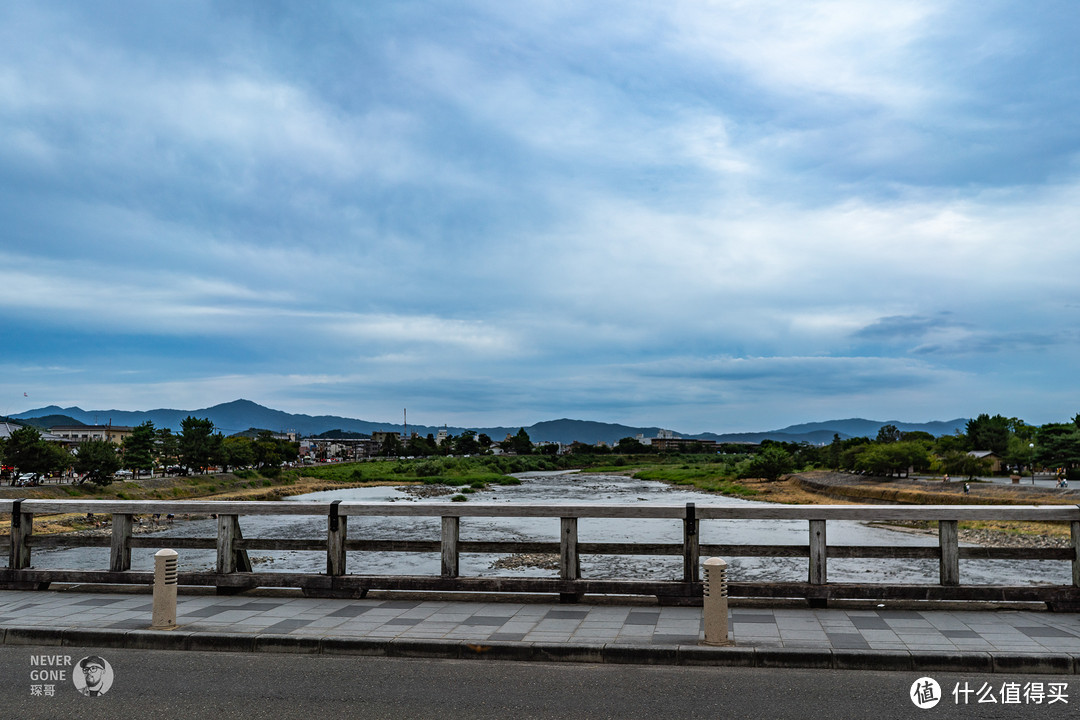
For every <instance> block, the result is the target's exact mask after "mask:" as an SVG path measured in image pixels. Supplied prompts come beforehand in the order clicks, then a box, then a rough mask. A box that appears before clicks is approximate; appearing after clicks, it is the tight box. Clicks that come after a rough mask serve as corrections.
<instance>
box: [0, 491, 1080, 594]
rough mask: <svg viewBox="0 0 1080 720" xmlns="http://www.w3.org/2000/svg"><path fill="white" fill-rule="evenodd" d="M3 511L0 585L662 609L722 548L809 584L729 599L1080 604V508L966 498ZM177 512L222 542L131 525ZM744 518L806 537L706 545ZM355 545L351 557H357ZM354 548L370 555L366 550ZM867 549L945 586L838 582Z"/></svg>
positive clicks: (775, 584) (739, 586) (744, 589)
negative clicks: (615, 603) (628, 567)
mask: <svg viewBox="0 0 1080 720" xmlns="http://www.w3.org/2000/svg"><path fill="white" fill-rule="evenodd" d="M0 513H9V514H10V515H11V518H12V521H11V532H10V534H9V536H8V542H9V555H8V565H7V567H6V568H3V569H0V587H3V588H8V589H44V588H47V587H48V586H49V584H50V583H54V582H56V583H92V584H125V585H131V584H136V585H150V584H151V583H152V582H153V574H152V573H151V572H140V571H133V570H131V553H132V550H133V549H135V548H162V547H166V546H167V547H170V548H172V549H176V550H184V549H204V550H216V554H217V562H216V567H215V569H214V570H213V571H208V572H180V573H179V577H178V582H179V584H180V585H195V586H208V587H213V588H216V590H217V592H218V593H219V594H230V593H236V592H242V591H244V590H247V589H251V588H256V587H292V588H299V589H301V590H302V591H303V592H304V594H306V595H309V596H326V597H344V598H349V597H352V598H362V597H364V596H365V595H366V594H367V592H368V591H369V590H374V589H379V590H406V591H472V592H491V593H547V594H557V595H558V596H559V597H560V598H561V600H562V601H563V602H573V601H575V600H578V599H580V598H581V597H582V596H584V595H586V594H605V595H612V594H614V595H619V594H625V595H653V596H656V597H657V599H658V600H659V602H660V603H661V604H664V605H681V604H700V603H701V599H702V594H703V583H702V579H701V577H700V565H701V563H700V559H701V558H702V557H709V556H717V557H723V558H736V557H775V558H792V557H794V558H806V561H807V576H806V580H805V581H799V582H791V581H763V582H745V581H732V582H730V583H729V585H728V594H729V595H730V596H731V597H757V598H803V599H805V600H806V601H807V602H808V603H809V604H810V606H811V607H824V606H826V605H827V604H828V602H829V601H830V600H838V599H882V600H979V601H1006V602H1008V601H1035V602H1044V603H1046V604H1047V607H1049V608H1050V609H1051V610H1075V609H1077V608H1080V551H1078V548H1080V508H1078V507H1077V506H991V505H977V506H963V505H942V506H936V505H929V506H896V505H807V506H801V505H770V506H741V505H740V506H695V505H694V504H687V505H592V504H577V505H529V504H521V505H518V504H484V503H467V504H466V503H432V504H406V503H361V502H342V501H334V502H330V503H321V502H297V501H282V502H208V501H156V500H146V501H125V500H4V501H0ZM60 513H80V514H82V513H93V514H94V515H95V516H96V517H97V516H111V527H112V530H111V536H97V537H94V536H84V535H58V536H39V535H34V533H33V527H34V518H35V516H40V515H47V514H60ZM144 514H173V515H178V516H180V515H194V516H208V515H211V514H213V515H216V516H217V533H216V536H215V537H198V538H175V537H161V536H155V535H153V534H149V535H147V534H136V533H134V532H133V526H134V521H133V518H134V517H135V516H136V515H144ZM247 516H322V517H325V518H326V532H325V534H324V535H322V536H320V537H313V538H286V539H283V538H258V537H245V536H244V534H243V532H242V528H241V525H242V523H241V518H243V517H247ZM375 517H379V518H395V517H397V518H405V517H413V518H415V517H429V518H439V519H440V522H441V525H440V528H441V530H440V532H439V537H438V538H432V539H425V540H387V539H374V538H364V537H363V536H362V533H357V536H350V534H349V531H348V525H349V519H350V518H353V519H354V520H362V519H364V518H375ZM495 517H502V518H506V517H510V518H513V517H521V518H558V519H559V534H558V537H552V538H551V539H550V540H537V541H531V540H530V541H494V540H493V541H483V540H481V541H463V540H462V539H461V537H460V535H461V532H460V531H461V523H462V520H463V519H464V520H466V521H467V520H468V519H469V518H495ZM593 519H624V520H635V519H656V520H667V521H670V522H671V523H672V524H673V527H674V528H681V533H682V542H676V543H644V542H580V541H579V540H578V528H579V525H580V524H581V523H587V522H589V521H590V520H593ZM744 520H798V521H804V522H806V527H807V535H806V538H807V541H806V543H805V544H798V545H762V544H708V543H702V542H701V541H700V536H701V526H702V523H728V524H730V525H731V526H732V527H736V528H737V526H738V523H739V522H740V521H744ZM841 520H845V521H862V522H892V521H929V522H934V523H937V527H938V535H937V543H936V544H933V545H929V544H928V545H924V546H914V547H889V546H851V545H834V544H829V542H828V526H829V523H830V522H836V521H841ZM965 520H984V521H1033V522H1053V523H1069V526H1070V529H1071V544H1070V546H1069V547H1066V548H988V547H961V546H960V544H959V541H958V523H959V522H960V521H965ZM64 547H108V548H109V549H110V553H109V566H108V568H107V569H105V568H102V569H101V570H74V569H38V568H35V567H33V564H32V557H33V551H34V550H35V549H46V548H64ZM252 550H293V551H313V552H321V553H324V554H325V557H326V572H325V573H297V572H255V571H253V568H252V564H251V562H250V559H249V556H248V553H249V551H252ZM366 552H409V553H416V552H421V553H438V555H439V556H440V558H441V571H440V573H439V574H438V575H371V574H363V573H362V572H353V571H352V570H353V568H351V567H350V563H351V562H357V564H358V565H360V569H361V570H362V562H363V555H362V553H366ZM350 553H354V554H353V555H350ZM355 553H361V555H359V557H357V555H355ZM465 553H489V554H512V553H548V554H553V555H557V556H558V558H559V569H558V577H549V578H537V577H494V576H487V577H480V576H475V577H466V576H462V575H461V572H460V558H461V555H462V554H465ZM591 554H596V555H616V556H618V555H627V556H634V555H636V556H657V555H667V556H677V557H681V558H682V575H681V577H679V578H676V579H672V580H642V579H636V578H616V579H595V578H587V577H583V576H582V573H581V564H580V559H581V557H582V556H583V555H591ZM850 558H871V559H882V560H890V561H904V560H909V559H917V558H921V559H934V560H936V561H937V562H938V566H939V581H938V582H937V583H908V584H882V583H836V582H830V581H829V579H828V563H829V560H830V559H850ZM964 559H967V560H976V559H981V560H995V559H997V560H1040V561H1059V562H1068V563H1070V564H1071V569H1072V582H1071V584H1069V585H1010V584H997V585H974V584H964V583H962V582H961V575H960V560H964Z"/></svg>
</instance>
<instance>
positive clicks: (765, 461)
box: [739, 445, 794, 482]
mask: <svg viewBox="0 0 1080 720" xmlns="http://www.w3.org/2000/svg"><path fill="white" fill-rule="evenodd" d="M793 467H794V460H793V459H792V457H791V453H789V452H788V451H787V450H785V449H784V448H783V447H781V446H780V445H767V446H765V447H763V448H762V450H761V452H759V453H758V454H757V455H755V456H754V457H753V458H751V459H750V461H749V462H748V463H746V465H745V467H744V468H743V469H742V470H741V471H740V473H739V475H740V477H748V478H752V477H758V478H765V479H766V480H769V481H771V482H775V481H776V480H779V479H780V476H781V475H783V474H784V473H789V472H791V469H792V468H793Z"/></svg>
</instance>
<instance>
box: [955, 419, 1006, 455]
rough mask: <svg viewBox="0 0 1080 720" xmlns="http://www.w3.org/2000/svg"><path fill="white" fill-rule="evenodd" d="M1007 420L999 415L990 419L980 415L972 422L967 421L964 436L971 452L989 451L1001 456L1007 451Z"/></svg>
mask: <svg viewBox="0 0 1080 720" xmlns="http://www.w3.org/2000/svg"><path fill="white" fill-rule="evenodd" d="M1009 424H1010V423H1009V419H1008V418H1006V417H1002V416H1001V415H995V416H994V417H990V416H989V415H988V414H986V413H982V414H981V415H979V417H977V418H975V419H974V420H968V422H967V428H966V432H965V435H967V439H968V448H969V449H971V450H990V451H992V452H994V453H996V454H998V455H1003V454H1004V453H1005V451H1006V450H1008V449H1009V435H1010V434H1011V432H1012V431H1011V430H1010V429H1009Z"/></svg>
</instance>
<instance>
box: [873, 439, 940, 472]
mask: <svg viewBox="0 0 1080 720" xmlns="http://www.w3.org/2000/svg"><path fill="white" fill-rule="evenodd" d="M930 462H931V461H930V450H929V447H928V446H927V445H926V444H925V443H922V442H894V443H885V444H877V443H875V444H872V445H865V446H863V448H862V452H861V453H859V455H858V457H857V458H856V460H855V469H856V470H861V471H864V472H868V473H870V474H872V475H883V476H893V475H907V474H908V470H909V469H915V470H927V469H929V467H930Z"/></svg>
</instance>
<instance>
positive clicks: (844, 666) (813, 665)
mask: <svg viewBox="0 0 1080 720" xmlns="http://www.w3.org/2000/svg"><path fill="white" fill-rule="evenodd" d="M0 644H3V645H12V646H18V645H24V646H29V645H45V646H66V647H100V648H123V649H130V650H190V651H201V652H242V653H291V654H305V655H338V656H340V655H351V656H368V657H399V658H443V659H454V660H457V659H464V660H512V661H529V662H575V663H613V664H632V665H683V666H708V667H756V668H791V669H796V668H797V669H818V670H879V671H881V670H884V671H904V672H912V671H914V672H970V673H1009V674H1019V673H1029V674H1033V673H1037V674H1042V675H1077V674H1080V655H1072V654H1069V653H1019V652H985V651H979V652H936V651H916V650H912V651H903V650H841V649H831V648H776V647H731V646H729V647H712V646H706V645H628V644H616V643H608V644H584V643H576V644H575V643H531V642H507V641H499V642H494V641H492V642H479V643H470V642H468V641H465V640H439V639H417V638H395V639H385V640H384V639H372V638H348V637H341V636H337V637H332V636H327V637H309V636H300V635H281V634H272V633H262V634H245V633H214V632H190V631H188V632H185V631H183V630H178V631H161V630H94V629H85V628H67V629H56V628H43V627H34V626H26V627H6V628H0Z"/></svg>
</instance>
